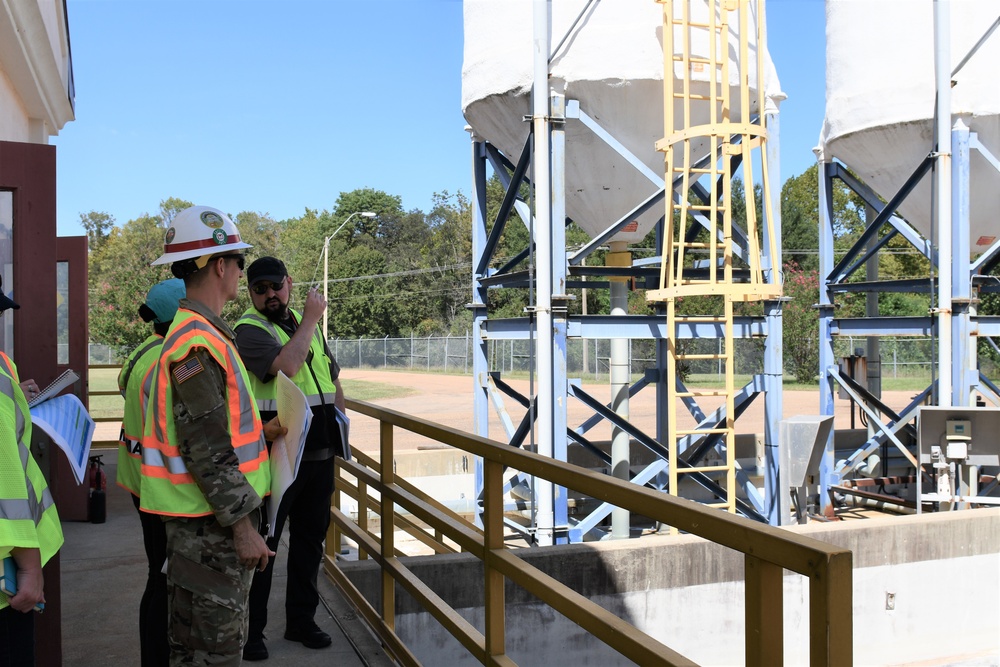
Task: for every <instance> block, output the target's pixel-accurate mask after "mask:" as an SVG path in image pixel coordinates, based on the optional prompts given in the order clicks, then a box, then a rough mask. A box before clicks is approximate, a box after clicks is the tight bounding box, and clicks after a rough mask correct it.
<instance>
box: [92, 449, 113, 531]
mask: <svg viewBox="0 0 1000 667" xmlns="http://www.w3.org/2000/svg"><path fill="white" fill-rule="evenodd" d="M101 456H102V454H97V455H96V456H91V457H90V467H89V468H88V475H89V477H90V499H89V500H90V502H89V506H88V509H89V511H88V514H89V516H90V522H91V523H104V521H105V520H106V519H107V518H108V510H107V507H108V506H107V488H108V478H107V475H105V474H104V461H102V460H101Z"/></svg>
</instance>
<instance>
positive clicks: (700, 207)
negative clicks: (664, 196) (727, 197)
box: [674, 204, 727, 213]
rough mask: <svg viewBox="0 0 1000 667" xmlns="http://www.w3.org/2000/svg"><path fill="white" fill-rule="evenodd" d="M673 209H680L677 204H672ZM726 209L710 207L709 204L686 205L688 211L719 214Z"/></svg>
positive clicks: (723, 207)
mask: <svg viewBox="0 0 1000 667" xmlns="http://www.w3.org/2000/svg"><path fill="white" fill-rule="evenodd" d="M674 208H680V207H679V206H678V205H677V204H674ZM726 209H727V207H725V206H712V205H711V204H688V205H687V210H689V211H718V212H719V213H722V212H724V211H725V210H726Z"/></svg>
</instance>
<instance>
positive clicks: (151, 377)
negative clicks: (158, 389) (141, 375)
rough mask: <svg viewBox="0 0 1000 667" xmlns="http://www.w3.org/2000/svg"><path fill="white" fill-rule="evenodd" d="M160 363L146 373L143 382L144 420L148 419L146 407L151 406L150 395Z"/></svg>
mask: <svg viewBox="0 0 1000 667" xmlns="http://www.w3.org/2000/svg"><path fill="white" fill-rule="evenodd" d="M158 364H159V362H157V363H155V364H153V365H152V367H151V368H150V371H149V372H148V373H146V377H145V379H143V381H142V418H143V419H145V418H146V407H147V406H148V405H149V395H150V393H152V391H153V384H154V381H155V380H156V370H157V369H156V367H157V365H158Z"/></svg>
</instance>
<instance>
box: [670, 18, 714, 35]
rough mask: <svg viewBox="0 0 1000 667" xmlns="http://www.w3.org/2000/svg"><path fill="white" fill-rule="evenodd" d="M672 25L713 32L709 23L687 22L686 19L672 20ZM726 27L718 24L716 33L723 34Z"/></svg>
mask: <svg viewBox="0 0 1000 667" xmlns="http://www.w3.org/2000/svg"><path fill="white" fill-rule="evenodd" d="M671 23H673V24H674V25H679V26H682V27H683V26H687V27H689V28H704V29H705V30H711V29H712V26H711V25H709V24H708V23H695V22H694V21H685V20H684V19H675V18H671ZM724 27H725V26H724V25H723V24H721V23H716V24H715V31H716V32H722V29H723V28H724Z"/></svg>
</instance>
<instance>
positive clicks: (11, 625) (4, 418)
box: [0, 282, 63, 667]
mask: <svg viewBox="0 0 1000 667" xmlns="http://www.w3.org/2000/svg"><path fill="white" fill-rule="evenodd" d="M8 308H14V309H17V308H20V306H19V305H18V304H16V303H15V302H14V301H12V300H11V299H10V298H9V297H8V296H6V295H5V294H4V293H3V284H2V282H0V313H2V312H3V311H5V310H7V309H8ZM25 384H30V385H32V388H29V392H32V390H33V392H34V393H37V391H38V387H37V386H33V385H34V381H30V380H29V381H26V382H25ZM30 449H31V413H30V412H28V400H27V398H26V397H25V395H24V391H23V390H22V387H21V384H20V382H19V380H18V376H17V367H16V366H15V365H14V362H13V361H11V360H10V357H8V356H7V355H6V354H4V353H3V352H0V469H2V470H4V471H5V474H4V475H3V476H2V478H0V507H2V512H0V558H2V559H4V561H5V562H4V570H5V572H6V570H8V569H9V570H11V575H12V577H10V578H8V577H6V576H5V577H4V580H3V585H2V591H3V592H0V667H7V666H13V665H34V664H35V620H34V613H33V611H34V610H41V608H42V604H43V603H44V602H45V578H44V576H43V574H42V567H43V566H44V565H45V564H46V563H47V562H48V561H49V559H50V558H52V556H53V555H55V553H56V552H57V551H59V548H60V547H61V546H62V544H63V533H62V525H61V524H60V523H59V514H58V512H57V511H56V506H55V503H54V502H53V501H52V494H51V493H49V489H48V485H47V484H46V482H45V477H44V475H43V474H42V471H41V469H40V468H39V467H38V464H37V463H36V462H35V458H34V457H33V456H32V455H31V451H30ZM8 559H9V560H8Z"/></svg>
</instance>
